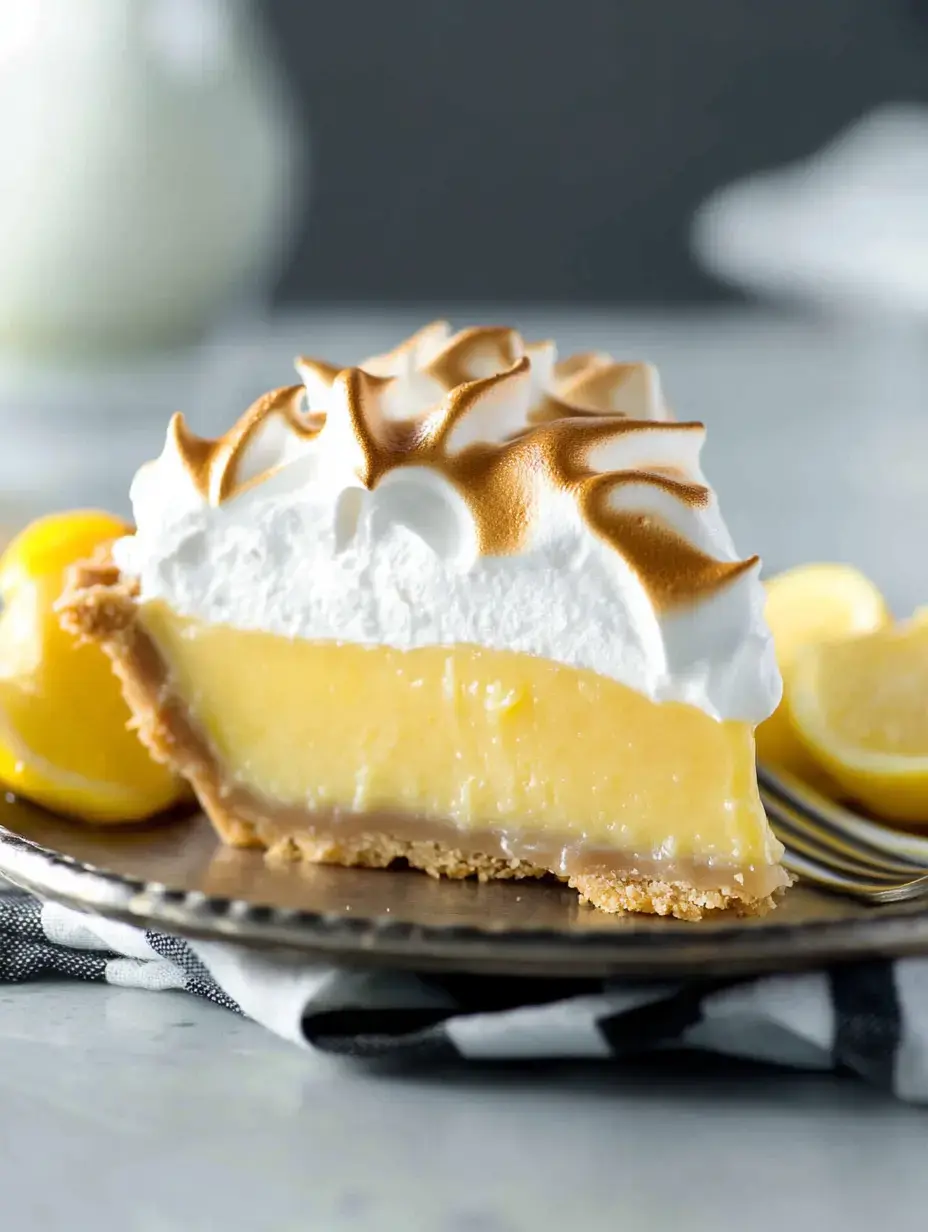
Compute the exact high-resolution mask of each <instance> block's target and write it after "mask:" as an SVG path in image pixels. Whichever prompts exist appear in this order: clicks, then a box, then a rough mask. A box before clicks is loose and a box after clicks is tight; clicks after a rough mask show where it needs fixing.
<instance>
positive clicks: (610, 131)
mask: <svg viewBox="0 0 928 1232" xmlns="http://www.w3.org/2000/svg"><path fill="white" fill-rule="evenodd" d="M266 8H267V13H268V15H269V17H270V18H271V24H272V27H273V29H274V32H275V35H276V37H277V40H278V42H279V47H280V51H281V54H282V55H283V56H284V58H285V60H286V62H287V64H288V66H289V69H290V72H291V74H292V76H293V79H294V82H295V83H296V84H297V86H298V88H299V93H300V98H301V106H302V108H303V110H304V112H305V116H306V120H307V123H308V126H309V130H310V132H311V134H312V140H313V153H314V163H315V169H314V172H315V173H314V175H313V181H314V189H313V199H312V202H311V206H310V209H309V211H308V212H307V214H306V217H305V222H304V225H303V226H302V228H301V234H300V237H299V243H298V247H297V251H296V253H295V255H294V257H293V259H292V261H291V262H290V264H289V269H288V273H287V275H286V278H285V279H284V282H283V284H282V286H281V287H280V297H281V298H282V299H284V300H285V301H295V300H299V301H304V302H305V301H307V300H322V299H324V300H332V299H339V300H342V301H353V300H364V299H377V300H397V301H413V300H417V301H423V300H449V299H453V300H457V301H463V300H468V299H473V300H483V301H486V300H489V299H495V300H507V299H508V300H529V299H531V300H540V301H549V302H554V303H557V302H565V301H578V300H580V301H604V302H618V303H622V302H635V303H645V304H648V303H650V304H655V303H666V302H686V301H698V300H702V299H707V298H715V297H722V296H724V295H726V294H730V293H727V292H725V291H724V290H723V289H722V288H721V287H719V286H718V285H717V284H716V283H714V282H712V281H711V280H710V279H709V278H708V277H707V276H706V275H705V274H703V273H701V272H700V271H699V270H698V269H697V268H696V266H695V265H694V263H693V261H692V259H691V257H690V255H689V253H688V251H687V223H688V219H689V217H690V216H691V214H692V211H693V209H694V208H695V206H696V205H697V204H698V203H699V202H700V201H701V200H702V199H703V198H704V197H705V196H706V195H707V194H708V193H709V192H710V191H711V190H712V189H713V188H715V187H716V186H718V185H719V184H721V183H724V182H728V181H730V180H733V179H736V178H737V177H739V176H742V175H744V174H745V173H747V172H750V171H754V170H757V169H759V168H763V167H768V166H776V165H779V164H781V163H783V162H784V161H788V160H791V159H794V158H797V157H800V156H802V155H805V154H808V153H810V152H811V151H813V150H814V149H815V148H817V147H818V146H820V145H821V144H822V143H823V142H824V141H826V140H827V139H828V138H829V137H831V136H832V135H833V134H834V133H836V132H837V131H838V130H839V129H840V128H842V127H843V126H844V125H846V124H848V123H850V122H851V121H852V120H853V119H855V118H856V117H857V116H859V115H860V114H861V113H863V112H865V111H866V110H868V109H869V108H871V107H872V106H874V105H876V104H878V103H880V102H882V101H885V100H899V101H918V100H928V23H926V20H925V19H926V10H928V3H926V2H925V0H342V2H341V3H338V4H332V5H330V4H315V3H307V2H306V0H266Z"/></svg>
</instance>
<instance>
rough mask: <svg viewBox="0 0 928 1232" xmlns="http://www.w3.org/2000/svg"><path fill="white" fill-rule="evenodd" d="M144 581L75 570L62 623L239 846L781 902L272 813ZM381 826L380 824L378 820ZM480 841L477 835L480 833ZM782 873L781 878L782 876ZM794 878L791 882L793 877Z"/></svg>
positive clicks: (92, 564)
mask: <svg viewBox="0 0 928 1232" xmlns="http://www.w3.org/2000/svg"><path fill="white" fill-rule="evenodd" d="M137 598H138V585H137V583H136V582H135V581H134V580H133V579H129V578H124V577H123V576H122V575H121V574H120V572H119V569H118V568H117V567H116V566H115V565H114V564H113V562H112V560H111V559H110V558H109V556H108V554H106V553H101V554H100V555H99V556H98V558H96V559H94V560H91V561H88V562H85V563H82V564H79V565H77V566H75V567H74V568H73V569H72V570H71V571H70V573H69V575H68V578H67V582H66V586H65V590H64V593H63V594H62V596H61V599H60V600H59V602H58V605H57V606H58V612H59V615H60V619H61V623H62V626H63V627H64V628H65V629H66V630H68V631H69V632H71V633H73V634H75V635H77V636H78V637H80V638H82V639H85V640H88V641H93V642H96V643H97V644H98V645H99V646H100V647H101V648H102V649H103V650H104V651H105V652H106V654H107V655H108V656H109V658H110V660H111V661H112V664H113V670H114V671H115V673H116V675H117V676H118V677H119V680H120V682H121V684H122V691H123V694H124V696H125V698H126V701H127V703H128V705H129V708H130V710H131V711H132V715H133V726H134V727H135V729H136V731H137V732H138V735H139V737H140V739H141V740H142V742H143V743H144V744H145V745H146V747H147V748H148V749H149V751H150V752H151V754H152V756H153V757H154V758H155V759H156V760H157V761H159V762H163V763H164V764H166V765H168V766H169V767H170V768H171V769H173V770H174V771H175V772H177V773H178V774H180V775H182V776H183V777H184V778H186V779H187V780H188V782H190V784H191V785H192V786H193V788H194V790H195V792H196V794H197V797H198V799H199V801H200V803H201V805H202V807H203V809H204V811H205V812H206V814H207V815H208V817H209V818H210V820H211V822H212V823H213V826H214V827H215V829H216V831H217V833H218V834H219V836H220V838H221V839H222V840H223V841H224V842H225V843H227V844H229V845H231V846H235V847H261V848H264V849H265V851H266V852H267V858H268V859H269V860H270V861H274V862H277V861H281V862H288V861H305V862H307V863H312V864H340V865H344V866H357V867H366V868H387V867H389V866H390V865H392V864H396V863H398V862H404V863H406V864H407V865H409V866H410V867H411V868H415V869H420V870H421V871H422V872H425V873H427V874H428V875H429V876H431V877H448V878H452V879H460V878H465V877H477V878H478V879H479V880H481V881H489V880H497V879H515V880H519V879H523V878H540V877H549V876H552V875H555V876H558V877H559V879H560V880H561V881H566V882H567V884H568V885H569V886H570V887H571V888H573V889H575V890H577V892H578V894H579V896H580V900H581V901H582V902H587V903H590V904H591V905H592V906H593V907H596V908H598V909H599V910H600V911H605V912H609V913H620V912H644V913H649V914H654V915H661V916H674V917H675V918H676V919H679V920H699V919H702V918H703V916H704V915H705V914H706V913H710V912H711V913H716V912H719V911H731V912H734V913H737V914H738V915H762V914H765V913H766V912H767V911H769V910H771V909H772V908H773V907H774V906H775V905H776V902H775V900H776V898H777V897H778V896H779V895H780V894H781V893H782V889H783V888H785V886H782V885H781V886H778V887H777V888H776V889H774V890H773V892H772V893H769V894H766V895H760V896H759V895H757V894H756V893H752V892H751V891H750V889H749V888H748V887H746V886H745V885H740V884H738V883H737V879H733V884H731V885H726V886H721V887H718V888H706V887H700V886H696V885H694V884H692V882H690V881H686V880H673V879H671V880H662V879H661V878H660V877H659V876H655V875H648V874H647V873H645V872H641V871H639V872H632V871H627V872H619V871H616V872H614V871H583V872H577V873H574V874H571V875H566V876H565V875H562V874H559V873H554V874H552V872H551V870H549V869H547V868H545V867H543V866H541V865H540V864H536V863H532V862H531V861H530V860H525V859H518V858H510V857H508V856H505V855H499V854H495V855H494V854H492V853H489V852H481V851H479V850H474V849H472V848H471V849H469V850H464V849H462V848H461V847H458V846H455V845H454V839H450V840H449V841H447V842H443V841H433V840H426V839H417V838H408V837H402V836H400V835H398V834H396V833H391V832H390V830H389V829H383V828H381V829H378V828H377V821H378V820H379V819H373V818H372V819H371V829H370V830H368V829H366V828H364V829H363V830H359V829H358V828H357V826H356V825H355V826H352V827H351V828H350V829H346V828H345V827H341V828H340V825H339V821H338V819H337V818H334V817H333V818H332V819H331V828H328V825H327V822H326V819H320V818H318V817H314V816H311V815H310V814H308V813H306V812H305V810H297V809H292V808H291V809H279V810H278V809H275V808H274V807H273V806H269V805H268V804H267V803H266V802H261V801H260V800H258V799H257V798H256V797H255V796H254V794H252V793H249V792H246V791H243V790H242V789H240V788H237V787H235V786H233V785H230V784H229V783H228V782H227V781H226V780H225V779H224V777H223V774H222V768H221V766H220V764H219V762H218V759H217V757H216V756H215V754H214V752H213V750H212V749H211V748H210V745H209V742H208V740H207V739H206V738H205V737H204V735H203V734H202V733H201V732H200V731H199V730H198V729H197V728H196V726H195V725H194V723H193V722H192V721H191V718H190V715H189V713H188V712H187V709H186V707H185V706H184V705H183V703H182V702H181V701H180V699H179V698H178V697H176V696H175V695H174V694H173V693H172V691H171V683H170V675H169V671H168V667H167V665H166V664H165V662H164V660H163V659H162V657H161V655H160V653H159V651H158V649H157V647H156V646H155V644H154V642H153V641H152V639H151V638H150V637H149V635H148V634H147V632H146V631H145V629H144V628H143V627H142V624H141V622H140V621H139V619H138V606H137ZM381 825H383V822H381ZM475 841H477V840H476V839H475ZM785 876H786V875H785V874H784V877H785ZM787 884H788V881H787Z"/></svg>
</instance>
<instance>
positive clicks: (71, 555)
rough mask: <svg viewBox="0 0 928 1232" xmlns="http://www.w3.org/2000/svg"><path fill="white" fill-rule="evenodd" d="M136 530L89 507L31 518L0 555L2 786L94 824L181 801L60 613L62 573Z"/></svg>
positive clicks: (93, 650)
mask: <svg viewBox="0 0 928 1232" xmlns="http://www.w3.org/2000/svg"><path fill="white" fill-rule="evenodd" d="M129 530H130V528H129V527H127V526H126V525H125V524H124V523H123V522H121V521H120V520H119V519H118V518H114V517H112V516H111V515H110V514H107V513H101V512H97V511H93V510H88V511H84V510H82V511H78V512H74V513H64V514H55V515H52V516H50V517H46V518H41V519H39V520H38V521H37V522H33V523H32V524H31V525H30V526H29V527H27V528H26V529H25V530H24V531H23V532H22V533H21V534H20V535H18V536H17V537H16V538H15V539H14V540H13V541H12V543H10V545H9V546H8V547H7V549H6V551H5V552H4V554H3V556H2V557H0V602H2V608H0V785H2V786H5V787H7V788H8V789H11V790H12V791H14V792H17V793H18V794H20V795H22V796H25V797H28V798H29V799H32V800H35V801H36V802H38V803H40V804H43V805H45V806H46V807H47V808H51V809H54V810H56V811H58V812H62V813H67V814H70V815H72V816H76V817H80V818H83V819H85V820H88V821H95V822H120V821H136V820H139V819H140V818H143V817H148V816H151V815H152V814H154V813H157V812H160V811H161V810H163V809H165V808H167V807H168V806H170V805H171V804H173V803H175V802H176V801H177V800H178V799H179V798H180V797H181V796H182V794H183V789H182V787H181V785H180V783H179V781H178V780H177V779H176V778H175V777H174V776H173V775H172V774H170V773H169V772H168V771H167V770H166V769H165V768H164V767H163V766H160V765H158V764H157V763H155V762H154V761H152V759H151V757H150V756H149V754H148V752H147V751H146V750H145V748H144V747H143V746H142V744H141V743H140V742H139V740H138V738H137V737H136V735H135V733H134V732H132V731H131V730H130V729H129V727H128V724H129V719H130V713H129V708H128V706H127V705H126V703H125V701H123V697H122V693H121V692H120V688H119V682H118V681H117V679H116V677H115V676H114V675H113V671H112V668H111V666H110V663H109V660H108V659H107V658H106V655H105V654H104V653H103V651H102V650H100V648H99V647H97V646H93V645H78V644H77V642H76V640H75V639H74V637H73V636H72V635H71V634H69V633H66V632H65V631H64V630H63V629H62V628H61V626H60V625H59V623H58V618H57V616H56V614H55V611H54V604H55V601H56V600H57V599H58V597H59V595H60V593H61V589H62V584H63V578H64V573H65V570H66V569H67V568H68V566H69V565H71V564H73V563H74V562H75V561H78V560H81V559H86V558H87V557H89V556H91V555H92V554H93V552H94V551H95V550H96V549H97V548H98V547H99V546H100V545H101V544H104V543H106V542H108V541H110V540H112V539H115V538H117V537H119V536H122V535H124V534H126V533H128V532H129Z"/></svg>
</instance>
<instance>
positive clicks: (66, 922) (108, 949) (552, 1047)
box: [0, 889, 928, 1103]
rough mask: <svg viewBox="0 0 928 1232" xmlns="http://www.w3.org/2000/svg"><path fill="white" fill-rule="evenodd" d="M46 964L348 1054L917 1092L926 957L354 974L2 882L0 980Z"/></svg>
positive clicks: (14, 979) (921, 1088)
mask: <svg viewBox="0 0 928 1232" xmlns="http://www.w3.org/2000/svg"><path fill="white" fill-rule="evenodd" d="M49 976H58V977H62V978H71V979H80V980H97V981H101V982H105V983H108V984H118V985H122V986H123V987H130V988H145V989H151V990H153V991H159V990H163V989H180V990H182V991H185V992H188V993H193V994H194V995H196V996H200V997H205V998H206V999H207V1000H210V1001H214V1002H215V1003H216V1004H217V1005H221V1006H223V1007H224V1008H226V1009H228V1010H230V1011H232V1012H233V1013H236V1014H244V1015H247V1016H248V1017H250V1018H253V1019H254V1020H255V1021H256V1022H258V1023H260V1024H261V1025H262V1026H265V1027H267V1028H268V1029H269V1030H271V1031H274V1032H276V1033H277V1034H278V1035H280V1036H283V1038H284V1039H288V1040H291V1041H293V1042H294V1043H297V1044H300V1045H302V1046H304V1047H307V1046H311V1047H313V1048H316V1049H318V1050H320V1051H322V1052H326V1053H330V1054H336V1055H340V1056H345V1057H354V1058H364V1059H373V1058H386V1057H394V1058H403V1059H408V1060H411V1061H447V1060H451V1059H461V1060H465V1061H466V1060H479V1061H491V1060H496V1061H522V1060H529V1059H532V1060H540V1059H545V1058H549V1059H550V1058H568V1057H573V1058H578V1057H587V1058H601V1059H608V1058H614V1057H623V1058H628V1057H634V1056H636V1055H642V1054H644V1053H647V1052H653V1051H656V1050H659V1049H667V1048H672V1049H679V1048H690V1049H699V1050H703V1051H709V1052H714V1053H719V1054H724V1055H728V1056H735V1057H742V1058H749V1059H753V1060H759V1061H765V1062H771V1063H774V1064H779V1065H783V1066H789V1067H791V1068H802V1069H837V1070H842V1071H845V1072H851V1073H853V1074H856V1075H858V1076H859V1077H861V1078H864V1079H866V1080H867V1081H869V1082H872V1083H874V1084H876V1085H878V1086H881V1087H883V1088H885V1089H887V1090H890V1091H892V1092H893V1093H894V1094H896V1095H897V1096H899V1097H900V1098H901V1099H906V1100H911V1101H913V1102H919V1103H928V959H909V960H907V961H904V962H897V963H891V962H888V961H887V962H867V963H860V964H856V965H847V966H842V967H837V968H835V969H834V970H832V971H829V972H827V973H824V974H814V975H789V976H772V977H769V976H768V977H764V978H761V979H753V980H740V981H737V982H729V983H724V984H723V983H719V982H715V983H712V984H708V983H687V984H661V985H658V984H642V983H639V984H629V983H619V982H616V981H608V980H606V981H604V980H588V979H578V980H520V979H510V978H505V977H500V976H460V975H455V976H435V975H427V976H426V975H413V974H410V973H406V972H401V971H373V972H358V971H349V970H340V969H338V968H333V967H329V966H321V965H317V964H312V963H307V962H306V961H305V960H302V959H300V958H299V956H288V955H282V954H269V953H260V952H257V951H251V950H248V949H244V948H241V947H238V946H235V945H228V944H224V943H219V942H206V941H184V940H181V939H180V938H178V937H171V936H168V935H166V934H164V933H158V932H153V931H150V930H149V931H145V930H143V929H139V928H132V927H130V926H129V925H127V924H116V923H113V922H111V921H108V920H102V919H99V918H97V917H94V916H88V915H82V914H79V913H78V912H75V911H71V910H69V909H68V908H65V907H61V906H59V905H57V904H55V903H47V902H41V901H40V900H38V899H36V898H33V897H32V896H31V895H29V894H26V893H25V892H23V891H21V890H16V889H0V983H18V982H20V981H23V980H31V979H38V978H41V977H49Z"/></svg>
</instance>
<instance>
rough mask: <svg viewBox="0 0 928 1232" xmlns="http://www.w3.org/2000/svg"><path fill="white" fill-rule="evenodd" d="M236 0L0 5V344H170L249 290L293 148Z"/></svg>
mask: <svg viewBox="0 0 928 1232" xmlns="http://www.w3.org/2000/svg"><path fill="white" fill-rule="evenodd" d="M261 36H262V31H261V29H260V25H259V23H258V20H257V16H256V14H255V13H254V12H253V9H252V5H251V3H250V0H0V354H7V355H10V354H12V355H16V356H23V355H38V356H43V355H50V354H55V355H57V356H58V357H59V358H60V357H61V356H62V354H63V353H65V354H71V355H88V354H91V353H95V352H96V353H99V352H102V353H104V354H107V353H110V354H111V353H114V352H119V351H123V352H124V351H129V350H136V349H140V348H143V349H155V348H159V347H166V346H172V345H174V344H177V343H183V342H185V341H188V340H190V339H191V338H193V337H195V336H196V335H197V334H199V333H201V332H202V331H203V330H204V329H206V328H207V327H208V326H209V325H210V324H211V323H212V322H213V321H215V320H216V318H217V317H218V316H220V315H222V314H223V313H224V312H226V311H233V310H234V309H235V308H236V307H237V306H238V304H239V303H240V302H241V301H242V300H243V299H244V298H246V297H248V296H255V295H260V294H261V293H262V292H264V291H266V290H267V288H268V285H269V283H270V281H271V280H272V278H273V276H274V274H275V272H276V268H277V262H278V260H279V258H280V256H281V254H282V251H283V249H284V243H285V239H286V238H287V236H288V232H289V226H290V214H291V206H292V203H293V188H294V183H295V180H296V177H295V174H294V173H295V160H296V159H297V158H298V157H299V156H300V155H302V153H303V150H302V145H301V143H299V142H298V140H297V135H296V125H295V120H294V115H293V111H292V109H291V107H290V105H289V100H288V97H287V94H286V91H285V89H284V87H283V83H282V79H281V74H280V72H279V70H278V68H277V67H276V65H275V63H274V61H273V58H272V56H271V54H270V52H269V49H268V46H267V44H266V43H265V41H264V39H263V38H262V37H261Z"/></svg>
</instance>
